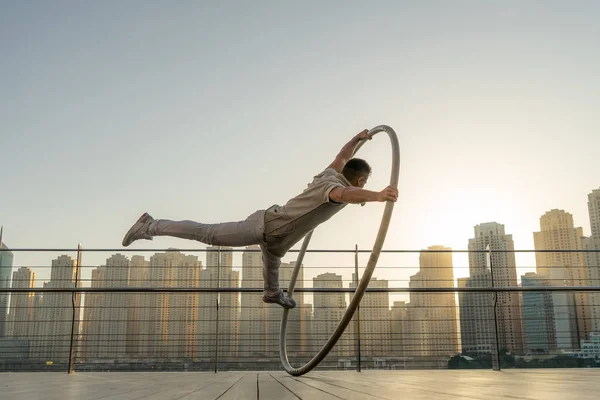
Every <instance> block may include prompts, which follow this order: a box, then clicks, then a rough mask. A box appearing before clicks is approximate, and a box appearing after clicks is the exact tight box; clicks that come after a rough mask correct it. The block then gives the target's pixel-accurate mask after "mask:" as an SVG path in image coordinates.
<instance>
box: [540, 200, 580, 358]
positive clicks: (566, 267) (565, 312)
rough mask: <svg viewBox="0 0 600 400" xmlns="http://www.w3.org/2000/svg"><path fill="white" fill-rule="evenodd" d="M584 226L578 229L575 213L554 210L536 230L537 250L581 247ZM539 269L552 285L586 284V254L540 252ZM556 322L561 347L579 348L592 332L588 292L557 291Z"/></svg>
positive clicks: (555, 302) (554, 301)
mask: <svg viewBox="0 0 600 400" xmlns="http://www.w3.org/2000/svg"><path fill="white" fill-rule="evenodd" d="M582 237H583V229H582V228H575V227H574V225H573V216H572V215H571V214H570V213H568V212H565V211H564V210H556V209H553V210H550V211H548V212H547V213H545V214H544V215H543V216H542V217H541V218H540V231H539V232H534V233H533V239H534V245H535V250H546V251H547V250H581V248H582V245H581V239H582ZM535 260H536V266H537V272H538V274H540V275H543V276H544V277H545V278H546V279H547V280H548V282H550V283H551V285H552V286H586V285H587V278H586V273H585V268H584V261H583V254H582V253H580V252H569V253H566V252H560V251H556V252H536V255H535ZM552 297H553V303H554V325H555V332H556V340H557V346H558V348H559V349H573V348H579V340H580V339H585V338H586V335H587V334H588V333H589V332H590V331H591V326H590V320H589V300H588V295H587V293H585V292H576V293H573V292H553V294H552Z"/></svg>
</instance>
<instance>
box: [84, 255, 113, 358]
mask: <svg viewBox="0 0 600 400" xmlns="http://www.w3.org/2000/svg"><path fill="white" fill-rule="evenodd" d="M90 287H91V288H92V289H96V288H104V287H107V285H106V266H101V267H98V268H94V269H93V270H92V279H91V281H90ZM104 301H105V293H102V292H99V293H92V292H90V293H86V294H85V297H84V307H83V320H82V321H81V326H82V333H83V335H82V341H81V348H82V355H81V356H82V357H83V359H84V360H86V361H92V360H95V359H98V358H100V352H101V351H102V346H103V345H104V343H103V340H106V339H107V338H106V337H104V338H103V337H102V334H101V326H102V319H101V314H102V311H103V307H104Z"/></svg>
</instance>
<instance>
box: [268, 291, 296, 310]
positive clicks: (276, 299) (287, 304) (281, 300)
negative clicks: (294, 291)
mask: <svg viewBox="0 0 600 400" xmlns="http://www.w3.org/2000/svg"><path fill="white" fill-rule="evenodd" d="M263 301H264V302H265V303H275V304H279V305H280V306H281V307H283V308H294V307H296V302H295V301H294V299H292V298H290V297H288V296H286V295H284V294H283V290H281V289H279V290H278V291H277V293H275V294H274V295H272V296H267V295H266V294H265V295H263Z"/></svg>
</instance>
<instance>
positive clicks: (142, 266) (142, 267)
mask: <svg viewBox="0 0 600 400" xmlns="http://www.w3.org/2000/svg"><path fill="white" fill-rule="evenodd" d="M149 265H150V263H149V262H148V261H147V260H146V259H145V258H144V257H143V256H132V257H131V260H130V261H129V287H132V288H141V287H150V280H149V279H150V278H149V275H148V274H149V272H150V270H149ZM152 295H153V293H131V294H130V296H129V299H130V300H129V303H128V304H127V308H128V311H127V343H126V346H125V351H126V353H127V355H128V357H129V358H137V357H140V355H141V354H142V353H141V349H140V344H141V338H142V336H143V335H145V334H146V333H145V332H143V331H142V323H141V319H142V315H143V312H142V309H143V307H144V304H149V303H150V299H149V298H148V296H152Z"/></svg>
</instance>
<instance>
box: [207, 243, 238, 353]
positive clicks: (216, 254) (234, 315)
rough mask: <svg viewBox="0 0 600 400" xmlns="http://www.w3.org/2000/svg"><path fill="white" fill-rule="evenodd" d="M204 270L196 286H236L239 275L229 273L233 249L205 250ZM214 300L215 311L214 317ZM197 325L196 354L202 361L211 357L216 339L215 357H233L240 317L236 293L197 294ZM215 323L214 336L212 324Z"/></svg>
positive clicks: (235, 350)
mask: <svg viewBox="0 0 600 400" xmlns="http://www.w3.org/2000/svg"><path fill="white" fill-rule="evenodd" d="M206 250H207V252H206V269H204V270H202V272H201V274H200V287H206V288H209V287H213V288H214V287H231V288H238V287H239V286H240V280H239V272H238V271H234V270H233V251H232V250H233V248H231V247H226V246H211V247H207V248H206ZM217 299H218V301H219V310H218V316H217ZM199 307H200V314H199V324H198V353H199V356H200V357H202V358H209V357H214V355H215V343H216V342H217V340H216V339H217V338H218V346H219V347H218V351H219V357H222V358H228V359H234V358H237V350H238V344H237V341H238V331H239V318H240V297H239V293H221V294H217V293H215V294H212V293H206V294H204V293H203V294H201V296H200V301H199ZM217 318H218V321H219V330H218V335H217V330H216V324H215V323H216V321H217Z"/></svg>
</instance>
